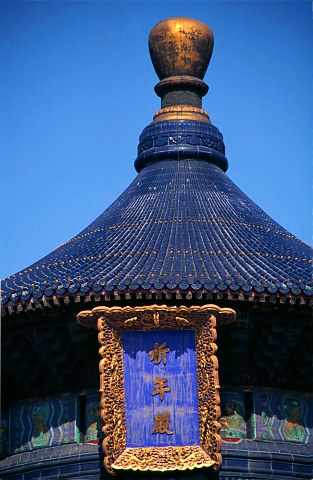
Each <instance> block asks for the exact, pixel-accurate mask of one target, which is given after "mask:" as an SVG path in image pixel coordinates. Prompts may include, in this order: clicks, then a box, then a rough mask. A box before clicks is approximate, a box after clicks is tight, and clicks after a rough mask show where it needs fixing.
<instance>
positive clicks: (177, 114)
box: [153, 104, 211, 123]
mask: <svg viewBox="0 0 313 480" xmlns="http://www.w3.org/2000/svg"><path fill="white" fill-rule="evenodd" d="M163 120H194V121H196V122H205V123H211V120H210V118H209V115H208V113H207V112H206V111H205V110H202V109H201V108H197V107H192V106H190V105H181V104H179V105H175V106H170V107H165V108H162V109H161V110H158V111H157V112H156V113H155V115H154V117H153V123H155V122H163Z"/></svg>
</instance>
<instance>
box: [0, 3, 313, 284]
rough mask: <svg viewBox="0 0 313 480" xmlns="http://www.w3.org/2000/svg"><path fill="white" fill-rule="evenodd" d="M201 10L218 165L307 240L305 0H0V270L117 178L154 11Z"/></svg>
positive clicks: (144, 120) (82, 218)
mask: <svg viewBox="0 0 313 480" xmlns="http://www.w3.org/2000/svg"><path fill="white" fill-rule="evenodd" d="M172 16H187V17H193V18H196V19H198V20H201V21H203V22H205V23H207V24H208V25H209V26H210V27H211V28H212V30H213V32H214V36H215V49H214V52H213V57H212V60H211V64H210V66H209V69H208V71H207V74H206V77H205V81H206V82H207V83H208V85H209V87H210V90H209V93H208V94H207V96H206V97H204V101H203V108H204V109H205V110H207V111H208V112H209V115H210V117H211V120H212V122H213V124H214V125H215V126H217V127H218V128H219V129H220V130H221V132H222V133H223V135H224V141H225V144H226V154H227V157H228V160H229V164H230V167H229V170H228V172H227V173H228V175H229V176H230V178H231V179H232V180H233V181H234V182H235V183H236V184H237V185H238V186H239V187H240V188H241V189H242V190H243V191H244V192H245V193H246V194H247V195H248V196H249V197H250V198H251V199H252V200H254V201H255V202H256V203H257V204H258V205H260V207H261V208H263V209H264V210H265V211H266V212H267V213H268V214H269V215H270V216H271V217H272V218H273V219H274V220H276V221H278V223H280V224H281V225H282V226H283V227H285V228H287V230H289V231H290V232H291V233H292V234H294V235H296V236H298V237H299V238H301V239H302V240H304V241H306V242H307V243H311V238H312V223H311V204H312V197H311V188H312V146H313V142H312V105H313V102H312V78H313V55H312V51H313V41H312V4H311V1H301V0H300V1H299V0H297V1H294V2H293V1H274V2H271V1H258V2H254V1H227V2H224V1H209V0H208V1H202V2H197V1H192V0H190V1H179V0H177V1H175V0H173V1H170V0H167V1H149V0H145V1H144V0H142V1H105V0H103V1H74V0H73V1H71V0H68V1H57V0H56V1H52V0H51V1H45V0H41V1H40V0H38V1H22V0H21V1H15V0H7V1H6V0H2V1H0V23H1V25H0V36H1V41H0V65H1V75H0V155H1V198H2V202H1V207H2V208H1V245H0V265H1V271H0V278H3V277H6V276H8V275H10V274H13V273H15V272H17V271H19V270H21V269H23V268H25V267H27V266H29V265H30V264H32V263H33V262H35V261H37V260H39V259H40V258H42V257H43V256H44V255H46V254H48V253H49V252H50V251H52V250H53V249H54V248H56V247H57V246H58V245H59V244H61V243H64V242H65V241H67V240H69V239H70V238H72V237H73V236H74V235H76V234H77V233H79V232H80V231H81V230H82V229H83V228H85V227H86V226H87V225H88V224H89V223H90V222H91V221H92V220H94V219H95V218H96V217H97V216H98V215H99V214H100V213H101V212H102V211H103V210H104V209H105V208H106V207H108V206H109V205H110V204H111V203H112V202H113V200H115V199H116V198H117V196H118V195H119V194H120V193H122V191H123V190H124V189H125V188H126V187H127V186H128V185H129V184H130V182H131V181H132V180H133V178H134V177H135V175H136V172H135V170H134V167H133V162H134V160H135V157H136V149H137V143H138V137H139V134H140V133H141V131H142V129H143V128H144V127H145V126H146V125H147V124H149V123H150V122H151V120H152V117H153V115H154V113H155V111H156V110H158V109H159V108H160V100H159V98H158V97H157V96H156V95H155V93H154V90H153V88H154V85H155V84H156V83H157V82H158V79H157V76H156V74H155V72H154V70H153V67H152V64H151V61H150V57H149V52H148V46H147V42H148V36H149V32H150V30H151V29H152V28H153V26H154V25H155V24H156V23H157V22H159V21H160V20H163V19H165V18H168V17H172Z"/></svg>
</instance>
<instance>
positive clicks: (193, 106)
mask: <svg viewBox="0 0 313 480" xmlns="http://www.w3.org/2000/svg"><path fill="white" fill-rule="evenodd" d="M213 44H214V38H213V33H212V31H211V29H210V28H209V27H208V26H207V25H206V24H205V23H202V22H200V21H199V20H194V19H192V18H184V17H174V18H168V19H167V20H163V21H161V22H159V23H157V24H156V25H155V26H154V27H153V29H152V30H151V32H150V36H149V51H150V56H151V60H152V63H153V66H154V68H155V71H156V73H157V75H158V77H159V79H160V82H159V83H158V84H157V85H156V86H155V92H156V94H157V95H158V96H159V97H161V99H162V103H161V107H162V108H161V110H159V111H158V112H157V113H156V114H155V116H154V121H161V120H175V119H176V120H187V119H189V120H199V121H204V122H210V119H209V117H208V114H207V113H206V112H205V111H204V110H202V97H203V96H204V95H205V94H206V93H207V91H208V86H207V84H206V83H205V82H204V81H203V77H204V75H205V72H206V71H207V68H208V65H209V62H210V59H211V56H212V51H213Z"/></svg>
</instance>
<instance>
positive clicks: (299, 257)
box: [2, 19, 313, 305]
mask: <svg viewBox="0 0 313 480" xmlns="http://www.w3.org/2000/svg"><path fill="white" fill-rule="evenodd" d="M184 22H185V23H184ZM182 25H183V27H184V28H182ZM190 26H192V28H193V30H191V29H190ZM178 27H179V28H180V30H179V28H178ZM188 29H189V30H188ZM191 31H192V32H197V31H198V32H200V34H199V35H198V36H197V35H196V36H192V35H188V32H191ZM177 32H179V33H177ZM182 32H183V33H182ZM184 32H185V33H186V32H187V35H185V33H184ZM182 42H184V45H186V51H188V52H189V53H190V52H191V53H190V58H185V57H184V58H182V55H181V44H182ZM149 46H150V53H151V56H152V61H153V64H154V65H155V68H156V71H157V73H158V74H159V78H160V80H161V81H160V82H159V84H158V85H157V86H156V87H155V90H156V92H157V94H158V95H159V96H160V97H161V98H162V109H161V110H160V111H159V112H157V113H156V115H155V117H154V120H153V122H152V123H151V124H150V125H149V126H148V127H146V128H145V129H144V130H143V132H142V134H141V136H140V139H139V146H138V157H137V159H136V162H135V167H136V169H137V171H138V175H137V177H136V178H135V179H134V181H133V182H132V184H131V185H130V186H129V187H128V188H127V189H126V190H125V191H124V193H123V194H122V195H121V196H120V197H119V198H118V199H117V200H116V201H115V202H114V203H113V204H112V205H111V206H110V207H109V208H108V209H107V210H105V211H104V212H103V213H102V214H101V215H100V216H99V217H98V218H97V219H96V220H95V221H94V222H92V223H91V224H90V225H89V226H88V227H87V228H85V229H84V230H83V231H82V232H80V233H79V234H78V235H77V236H75V237H74V238H72V239H71V240H70V241H68V242H66V243H65V244H63V245H61V246H60V247H58V248H57V249H55V250H54V251H53V252H52V253H50V254H49V255H47V256H46V257H44V258H43V259H41V260H40V261H38V262H36V263H34V264H33V265H31V266H30V267H28V268H25V269H23V270H22V271H21V272H18V273H17V274H15V275H13V276H10V277H8V278H6V279H5V280H3V282H2V302H3V303H4V304H8V305H11V304H12V303H16V302H21V301H22V302H23V301H25V302H29V301H36V300H38V299H41V298H42V297H43V296H45V297H49V296H52V295H53V296H56V297H65V296H69V295H74V294H75V295H76V294H83V295H93V294H99V292H100V293H102V294H104V293H106V292H112V291H114V292H119V293H121V294H122V293H126V292H129V293H131V292H138V291H141V292H155V291H159V290H161V291H171V290H174V289H176V290H177V289H179V290H181V291H196V290H199V289H202V291H205V292H218V291H220V292H230V293H236V294H238V295H239V298H240V293H243V294H245V293H246V292H253V293H254V294H256V295H259V294H262V295H268V296H270V295H279V296H289V297H294V296H305V297H307V296H310V295H312V293H313V286H312V249H311V247H310V246H308V245H307V244H305V243H303V242H302V241H301V240H299V239H298V238H296V237H295V236H293V235H292V234H291V233H289V232H288V231H286V230H285V229H284V228H283V227H281V226H280V225H279V224H277V223H276V222H275V221H274V220H273V219H271V218H270V217H269V216H268V215H267V214H266V213H265V212H264V211H263V210H262V209H260V208H259V207H258V206H257V205H256V204H255V203H254V202H253V201H252V200H250V199H249V198H248V197H247V196H246V195H245V194H244V193H243V192H242V191H241V190H240V189H239V188H238V187H237V186H236V185H235V184H234V183H233V182H232V181H231V180H230V178H229V177H228V176H227V174H226V170H227V165H228V164H227V160H226V157H225V148H224V143H223V137H222V135H221V133H220V132H219V131H218V129H217V128H216V127H214V126H213V125H212V124H211V122H210V120H209V117H208V116H207V114H206V112H204V111H203V110H202V109H201V107H202V104H201V97H202V96H203V95H205V93H206V92H207V86H206V84H205V83H204V82H203V80H202V78H203V76H204V74H205V71H206V68H207V65H208V62H209V60H210V57H211V52H212V48H213V35H212V33H211V31H210V29H208V27H207V26H206V25H204V24H202V23H201V22H197V21H195V20H191V19H169V20H166V21H165V22H160V24H158V25H157V26H156V27H155V28H154V29H153V30H152V32H151V34H150V45H149ZM203 52H204V53H203ZM192 58H193V59H194V60H195V61H194V62H192V61H191V59H192ZM166 62H167V63H166ZM201 62H202V63H201ZM200 64H201V65H200ZM173 65H174V67H173ZM175 65H176V66H175ZM190 65H191V66H190ZM199 65H200V66H199ZM236 298H238V296H237V297H236Z"/></svg>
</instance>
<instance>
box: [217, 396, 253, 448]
mask: <svg viewBox="0 0 313 480" xmlns="http://www.w3.org/2000/svg"><path fill="white" fill-rule="evenodd" d="M219 422H220V424H221V430H220V435H221V437H222V439H223V440H224V441H225V442H236V441H238V440H242V439H243V438H245V437H246V421H245V408H244V395H243V394H242V393H235V392H223V393H221V418H220V419H219Z"/></svg>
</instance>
